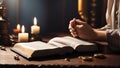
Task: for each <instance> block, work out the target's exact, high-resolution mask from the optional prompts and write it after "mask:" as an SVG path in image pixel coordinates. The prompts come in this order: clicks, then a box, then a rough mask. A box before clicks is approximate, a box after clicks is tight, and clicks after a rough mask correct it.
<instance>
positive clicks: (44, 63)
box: [0, 35, 120, 68]
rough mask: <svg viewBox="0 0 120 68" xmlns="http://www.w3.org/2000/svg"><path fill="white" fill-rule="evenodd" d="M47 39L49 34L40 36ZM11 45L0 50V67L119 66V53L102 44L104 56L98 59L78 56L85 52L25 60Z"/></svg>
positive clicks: (81, 67)
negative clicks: (108, 49) (12, 49)
mask: <svg viewBox="0 0 120 68" xmlns="http://www.w3.org/2000/svg"><path fill="white" fill-rule="evenodd" d="M55 36H58V35H55ZM59 36H63V35H59ZM51 37H54V36H51ZM49 39H50V38H49V36H46V37H44V38H42V40H43V41H45V42H47V41H48V40H49ZM11 47H12V46H10V47H6V50H0V68H120V55H119V54H110V53H107V52H106V47H107V46H102V51H101V53H103V54H104V55H105V57H106V58H105V59H98V58H95V57H93V61H83V60H82V59H81V58H79V57H80V56H84V55H85V54H86V55H87V56H88V54H87V53H84V54H83V53H81V54H80V55H76V56H73V55H72V57H70V55H68V56H62V57H61V56H60V57H59V56H57V57H56V56H54V58H53V57H44V59H41V60H27V59H25V58H23V57H22V56H19V55H18V54H16V53H14V52H13V51H11V50H10V48H11ZM16 55H17V56H19V60H16V59H15V56H16Z"/></svg>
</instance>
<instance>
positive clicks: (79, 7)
mask: <svg viewBox="0 0 120 68" xmlns="http://www.w3.org/2000/svg"><path fill="white" fill-rule="evenodd" d="M82 2H83V1H82V0H78V11H81V10H82Z"/></svg>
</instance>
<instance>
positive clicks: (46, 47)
mask: <svg viewBox="0 0 120 68" xmlns="http://www.w3.org/2000/svg"><path fill="white" fill-rule="evenodd" d="M11 50H13V51H14V52H16V53H18V54H20V55H22V56H24V57H25V58H27V59H29V58H36V57H37V58H38V57H43V56H49V55H65V54H67V53H73V52H74V51H76V52H94V51H97V50H98V48H97V46H96V45H95V44H94V43H91V42H88V41H84V40H80V39H77V38H73V37H70V36H65V37H55V38H52V39H51V40H49V41H48V43H45V42H42V41H33V42H24V43H22V42H21V43H16V44H15V45H14V46H13V47H12V48H11Z"/></svg>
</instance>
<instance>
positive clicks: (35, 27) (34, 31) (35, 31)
mask: <svg viewBox="0 0 120 68" xmlns="http://www.w3.org/2000/svg"><path fill="white" fill-rule="evenodd" d="M33 22H34V25H33V26H31V34H39V32H40V26H38V25H37V18H36V17H34V20H33Z"/></svg>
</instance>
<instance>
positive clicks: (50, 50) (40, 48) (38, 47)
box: [12, 41, 60, 58]
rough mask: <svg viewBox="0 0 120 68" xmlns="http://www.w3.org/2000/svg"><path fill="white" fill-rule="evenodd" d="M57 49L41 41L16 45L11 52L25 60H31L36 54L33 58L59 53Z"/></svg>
mask: <svg viewBox="0 0 120 68" xmlns="http://www.w3.org/2000/svg"><path fill="white" fill-rule="evenodd" d="M59 49H60V48H59V47H56V46H53V45H50V44H47V43H44V42H41V41H35V42H26V43H17V44H15V45H14V47H13V48H12V50H13V51H15V52H17V53H19V54H21V55H22V56H24V57H26V58H31V57H32V55H34V53H35V54H36V55H34V57H39V56H47V55H52V54H57V53H59Z"/></svg>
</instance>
